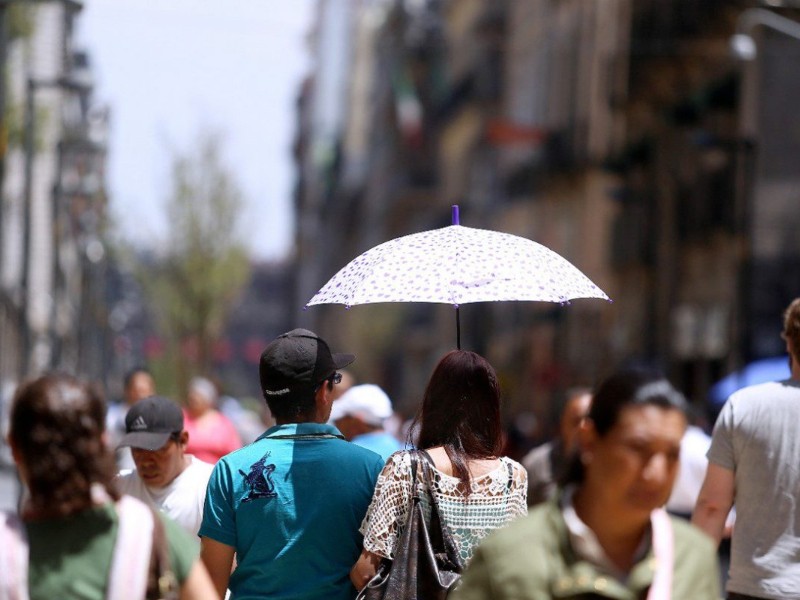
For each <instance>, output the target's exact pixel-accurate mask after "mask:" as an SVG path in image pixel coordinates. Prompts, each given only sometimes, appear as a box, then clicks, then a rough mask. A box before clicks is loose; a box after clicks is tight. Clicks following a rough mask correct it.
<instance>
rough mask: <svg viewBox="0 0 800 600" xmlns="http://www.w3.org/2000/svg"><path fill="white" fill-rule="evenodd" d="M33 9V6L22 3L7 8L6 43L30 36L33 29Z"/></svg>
mask: <svg viewBox="0 0 800 600" xmlns="http://www.w3.org/2000/svg"><path fill="white" fill-rule="evenodd" d="M34 9H35V7H34V6H31V5H30V4H24V3H14V4H10V5H9V6H8V9H7V10H8V30H7V31H8V33H7V35H8V41H13V40H15V39H17V38H28V37H30V36H31V34H32V33H33V28H34V15H33V11H34Z"/></svg>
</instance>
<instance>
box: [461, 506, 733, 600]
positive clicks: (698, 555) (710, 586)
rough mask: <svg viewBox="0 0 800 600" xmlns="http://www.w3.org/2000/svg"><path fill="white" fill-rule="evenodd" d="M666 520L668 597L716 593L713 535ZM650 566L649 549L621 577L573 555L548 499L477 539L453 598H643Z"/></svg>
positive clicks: (713, 596)
mask: <svg viewBox="0 0 800 600" xmlns="http://www.w3.org/2000/svg"><path fill="white" fill-rule="evenodd" d="M670 521H671V523H672V529H673V531H674V535H675V538H674V542H675V543H674V554H675V560H674V569H673V575H672V598H673V600H719V598H721V593H720V587H719V576H720V573H719V566H718V563H717V555H716V551H715V548H714V544H713V542H712V541H711V539H710V538H708V537H707V536H706V535H705V534H704V533H702V532H701V531H700V530H699V529H696V528H694V527H692V526H691V525H690V524H689V523H687V522H686V521H683V520H681V519H677V518H671V519H670ZM654 573H655V557H654V556H653V551H652V548H651V549H650V551H649V552H648V554H647V555H646V556H645V557H644V559H643V560H641V561H640V562H639V563H637V564H636V565H634V567H633V569H632V570H631V573H630V577H629V578H628V581H627V582H626V583H622V582H620V581H618V580H617V579H615V578H613V577H611V576H609V575H607V574H604V573H603V572H602V571H600V570H599V569H598V568H597V567H596V566H594V565H592V564H591V563H589V562H587V561H586V560H583V559H582V558H580V557H578V556H577V555H576V554H575V552H574V551H573V550H572V547H571V545H570V542H569V534H568V530H567V525H566V523H565V522H564V518H563V517H562V515H561V509H560V508H559V507H558V505H557V504H556V503H555V502H554V501H552V502H547V503H545V504H543V505H540V506H538V507H536V508H534V509H532V510H531V512H530V513H529V514H528V516H526V517H522V518H520V519H517V520H515V521H512V522H511V523H510V524H509V525H508V526H506V527H504V528H503V529H500V530H498V531H496V532H494V533H492V534H491V535H490V536H489V537H487V538H486V539H485V540H484V541H483V542H481V545H480V546H478V548H477V549H476V551H475V554H474V555H473V557H472V560H471V561H470V563H469V566H468V567H467V569H466V571H465V572H464V575H463V577H462V580H461V584H460V586H459V588H458V590H457V591H456V592H454V593H453V594H452V595H451V598H452V599H453V600H477V599H492V600H547V599H551V598H558V599H581V600H588V599H591V598H614V599H617V600H644V599H645V598H646V597H647V592H648V589H649V587H650V584H651V583H652V581H653V575H654Z"/></svg>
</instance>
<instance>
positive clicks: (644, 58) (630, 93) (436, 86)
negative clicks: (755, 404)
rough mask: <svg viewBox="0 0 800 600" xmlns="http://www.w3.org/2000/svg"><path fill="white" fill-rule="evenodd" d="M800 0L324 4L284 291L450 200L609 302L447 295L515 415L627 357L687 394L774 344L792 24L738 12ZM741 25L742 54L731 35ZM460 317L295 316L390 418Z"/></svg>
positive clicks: (775, 348) (792, 187)
mask: <svg viewBox="0 0 800 600" xmlns="http://www.w3.org/2000/svg"><path fill="white" fill-rule="evenodd" d="M793 4H794V5H793ZM798 8H799V7H798V5H797V3H792V2H778V1H769V2H767V1H764V2H756V1H744V0H742V1H734V0H705V1H703V2H696V1H693V0H598V1H595V2H586V1H585V0H559V1H558V2H554V1H552V0H530V1H525V2H521V1H519V2H515V1H513V0H507V1H498V0H460V1H459V2H446V1H442V0H438V1H437V0H427V1H426V0H415V1H412V0H384V1H379V0H373V1H364V2H352V3H343V2H336V1H330V0H328V1H326V0H321V1H320V3H319V10H318V19H317V21H316V24H315V27H314V31H313V35H312V42H311V47H312V52H313V53H314V57H315V63H314V64H315V69H314V72H313V73H311V74H310V76H309V78H308V80H307V81H306V83H305V85H304V87H303V90H302V93H301V96H300V99H299V102H298V108H299V112H298V123H299V127H298V130H299V135H298V140H297V144H296V151H297V163H298V173H299V179H298V186H297V192H296V206H297V212H298V230H297V244H296V256H295V258H294V261H295V263H294V264H295V268H294V271H295V272H296V273H297V285H296V290H297V292H296V294H297V299H296V301H295V304H296V305H302V303H303V302H305V301H307V300H308V299H310V298H311V296H313V294H314V293H315V292H316V291H317V289H319V287H320V286H321V285H322V284H323V283H324V282H325V281H327V279H328V278H330V277H331V276H332V275H333V274H334V273H335V272H336V271H337V270H338V269H339V268H341V267H342V266H344V265H345V264H346V263H347V262H348V261H349V260H351V259H352V258H353V257H355V256H356V255H358V254H359V253H361V252H363V251H365V250H367V249H369V248H370V247H372V246H374V245H376V244H378V243H380V242H383V241H386V240H388V239H391V238H393V237H396V236H399V235H404V234H408V233H414V232H418V231H422V230H425V229H432V228H436V227H441V226H445V225H448V224H449V215H450V208H449V207H450V205H451V204H454V203H457V204H459V205H460V206H461V223H462V224H463V225H468V226H473V227H480V228H487V229H496V230H500V231H505V232H509V233H514V234H517V235H521V236H523V237H527V238H530V239H533V240H536V241H538V242H540V243H542V244H544V245H546V246H548V247H549V248H551V249H552V250H555V251H556V252H558V253H560V254H562V255H563V256H565V257H566V258H567V259H569V260H570V261H571V262H572V263H573V264H575V265H576V266H578V267H579V268H580V269H581V270H583V271H584V272H585V273H586V274H587V275H588V276H589V277H590V278H591V279H592V280H593V281H594V282H596V283H597V284H598V285H599V286H600V287H601V288H602V289H604V290H605V291H606V292H607V293H608V294H609V296H610V297H611V298H613V300H614V302H613V303H611V304H608V303H604V302H601V301H596V300H577V301H573V302H572V304H571V305H569V306H563V307H562V306H558V305H547V304H540V303H495V304H493V305H478V304H474V305H465V306H462V307H461V310H462V319H463V321H464V323H463V327H462V332H463V333H462V336H463V339H464V340H465V341H464V342H463V344H462V347H465V348H468V349H474V350H476V351H478V352H481V353H484V354H485V355H486V356H487V357H488V358H489V360H490V361H491V362H492V363H493V364H494V365H495V366H496V367H497V368H498V371H499V373H500V375H501V377H502V380H503V383H504V390H505V392H506V395H507V397H508V400H509V407H510V413H511V414H513V413H524V412H531V413H533V414H534V415H535V416H536V417H537V418H538V419H539V422H540V423H545V424H546V423H548V422H549V420H550V419H551V418H552V414H551V413H552V407H553V405H554V403H555V401H556V400H557V399H558V398H559V397H560V394H562V393H563V390H564V389H565V387H568V386H571V385H576V384H581V383H583V384H592V383H593V382H595V381H596V380H597V378H598V377H599V376H600V375H602V374H603V373H605V372H607V371H608V370H609V369H610V368H612V367H614V366H617V365H619V364H620V363H623V362H630V361H640V362H647V363H651V364H657V365H659V366H662V367H663V368H664V369H666V371H667V372H668V373H669V375H670V376H671V377H672V378H673V379H674V380H675V381H676V383H677V384H678V385H679V386H680V387H681V388H682V389H684V390H685V391H686V392H687V395H689V396H690V397H691V398H692V400H693V401H694V402H695V403H697V404H698V405H701V406H702V405H703V403H704V401H705V395H706V393H707V391H708V388H709V386H710V385H711V384H712V383H713V382H714V381H716V380H717V379H719V378H720V377H721V376H722V375H723V374H725V373H727V372H729V371H732V370H736V369H737V368H739V367H741V366H743V365H744V364H746V363H748V362H750V361H751V360H754V359H756V358H760V357H764V356H773V355H779V354H781V353H782V352H783V348H782V342H781V340H780V337H779V335H778V334H779V332H780V325H781V323H780V319H781V311H782V310H783V308H784V307H785V306H786V305H787V304H788V302H789V300H790V299H791V298H792V297H794V296H797V295H798V293H800V277H799V276H798V274H797V273H798V271H797V266H798V265H797V256H798V252H799V251H800V242H798V240H797V237H796V235H794V234H793V232H795V231H797V224H796V220H797V219H798V218H800V217H798V216H797V215H798V214H800V213H798V211H797V210H796V208H795V207H796V202H797V200H798V197H797V194H798V192H797V189H798V186H797V185H796V183H795V179H796V178H797V171H796V169H793V168H792V167H793V164H794V162H795V161H796V158H797V156H798V153H797V150H798V146H797V144H798V142H799V141H800V134H799V133H798V132H800V121H798V118H797V117H796V116H794V114H793V113H794V111H792V110H791V109H790V108H789V106H791V105H792V104H793V103H796V102H797V100H798V97H797V87H798V85H800V72H798V70H797V69H796V65H797V64H798V63H797V52H800V37H799V36H797V35H796V34H794V35H792V33H793V31H792V29H791V25H790V27H789V29H788V30H787V29H786V28H785V27H782V28H780V29H778V28H776V26H775V24H774V23H773V22H772V21H769V20H768V21H767V22H763V19H758V18H754V17H758V16H759V15H761V16H762V17H763V14H762V13H763V12H769V13H770V14H772V15H776V16H777V18H779V19H780V20H781V23H782V24H783V25H785V24H786V23H787V22H788V23H790V24H791V23H793V22H794V21H793V20H794V19H796V18H798V16H800V14H799V13H798ZM754 11H755V12H754ZM745 13H747V14H748V15H749V16H747V17H745V16H744V15H745ZM742 19H744V20H745V21H748V19H749V21H750V22H751V24H750V26H749V27H748V28H747V29H748V30H747V31H745V32H744V33H746V34H747V35H749V36H750V42H751V43H752V45H753V46H754V47H757V49H758V51H757V53H755V55H754V56H750V57H749V60H743V59H744V58H746V57H743V56H741V54H740V55H739V56H737V55H735V54H734V53H732V52H731V48H730V40H731V36H732V35H733V34H734V33H735V32H736V31H737V26H738V27H739V28H741V27H742V26H743V25H742V23H743V21H742ZM745 97H746V98H747V99H748V102H749V103H748V102H744V101H743V98H745ZM453 318H454V317H453V310H452V308H451V307H447V306H437V305H423V304H416V305H412V304H408V305H406V304H385V305H371V306H355V307H353V308H352V309H351V310H349V311H345V310H344V309H343V307H341V306H313V307H310V308H309V309H308V310H307V311H306V312H305V313H304V315H303V321H304V323H305V324H307V325H309V326H311V327H312V328H315V329H317V330H319V331H322V332H325V333H326V334H327V335H328V336H330V337H331V338H332V339H333V341H334V342H335V344H336V346H339V347H345V348H348V349H349V350H352V351H354V352H355V353H356V354H357V355H359V360H358V361H357V362H356V363H355V364H354V370H355V371H356V372H357V374H358V375H359V376H362V377H364V378H365V379H367V380H370V381H376V382H377V383H379V384H380V385H382V386H384V387H385V388H386V389H387V390H390V393H392V396H393V398H394V399H395V401H396V404H397V406H399V407H400V408H401V410H405V411H407V412H410V411H413V409H414V408H415V407H416V402H417V401H418V399H419V398H420V396H421V391H422V390H421V386H422V385H423V384H424V381H425V380H426V378H427V375H428V374H429V371H430V368H431V366H432V365H433V363H434V361H435V359H436V358H437V357H438V356H439V355H440V354H441V353H442V352H444V351H445V350H447V349H450V348H452V347H453V346H454V343H453V342H454V340H453V335H452V331H453Z"/></svg>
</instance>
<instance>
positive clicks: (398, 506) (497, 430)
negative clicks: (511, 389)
mask: <svg viewBox="0 0 800 600" xmlns="http://www.w3.org/2000/svg"><path fill="white" fill-rule="evenodd" d="M415 420H416V421H417V422H418V423H419V438H418V441H417V447H418V448H422V449H424V450H425V451H426V452H427V455H428V457H429V460H430V466H431V471H432V473H433V477H432V480H433V486H432V487H433V489H431V490H428V493H429V494H433V495H435V499H436V502H437V505H438V507H439V511H440V514H441V515H442V519H443V520H444V523H443V525H444V526H446V527H448V528H449V530H450V531H451V533H452V534H453V538H454V540H455V542H456V545H457V550H458V554H459V558H460V561H461V564H462V565H463V564H466V563H467V562H468V561H469V560H470V558H471V556H472V553H473V552H474V551H475V548H476V546H477V545H478V544H479V543H480V541H481V540H482V539H483V538H484V537H485V536H486V535H487V534H488V533H489V532H490V531H491V530H493V529H496V528H498V527H502V526H504V525H506V524H507V523H508V522H509V521H511V520H512V519H514V518H516V517H519V516H521V515H524V514H525V513H526V512H527V504H526V501H525V495H526V493H527V486H528V482H527V474H526V472H525V469H524V468H523V467H522V465H520V464H519V463H517V462H516V461H513V460H511V459H510V458H507V457H505V456H499V453H500V451H501V449H502V447H503V425H502V421H501V419H500V387H499V383H498V381H497V374H496V373H495V370H494V368H493V367H492V366H491V365H490V364H489V362H488V361H487V360H486V359H485V358H483V357H482V356H480V355H478V354H476V353H474V352H469V351H467V350H453V351H451V352H448V353H447V354H445V355H444V357H442V359H441V360H440V361H439V363H438V364H437V365H436V367H435V368H434V370H433V374H432V375H431V378H430V380H429V381H428V385H427V388H426V389H425V395H424V396H423V398H422V407H421V408H420V411H419V413H418V414H417V418H416V419H415ZM412 428H413V426H412ZM411 461H412V454H411V452H409V451H405V450H403V451H400V452H395V453H394V454H392V456H390V457H389V460H388V461H386V466H385V467H384V469H383V471H382V472H381V475H380V477H379V479H378V485H377V486H376V488H375V494H374V497H373V499H372V503H371V504H370V507H369V511H368V512H367V516H366V517H365V518H364V522H363V524H362V525H361V529H362V531H363V532H364V550H363V551H362V553H361V556H360V557H359V559H358V562H357V563H356V564H355V565H354V566H353V569H352V571H351V573H350V577H351V579H352V580H353V584H354V585H355V586H356V588H358V589H361V588H363V587H364V586H365V585H366V584H367V583H368V582H369V580H370V579H371V578H372V577H374V575H375V574H376V573H377V571H378V566H379V564H380V562H381V560H383V559H388V560H392V559H394V552H395V546H396V545H397V541H398V539H399V538H400V533H401V532H402V530H403V528H404V527H405V525H406V522H407V520H408V505H409V499H410V497H411V494H412V487H413V482H412V480H411V468H412V465H411ZM416 477H417V481H418V482H420V483H421V482H423V481H424V474H423V469H419V470H417V473H416ZM421 501H422V502H424V503H425V504H427V505H428V506H430V502H431V500H430V496H429V495H428V494H425V497H424V498H422V499H421Z"/></svg>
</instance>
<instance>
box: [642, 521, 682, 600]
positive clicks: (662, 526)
mask: <svg viewBox="0 0 800 600" xmlns="http://www.w3.org/2000/svg"><path fill="white" fill-rule="evenodd" d="M650 522H651V526H652V532H653V534H652V536H653V554H654V555H655V558H656V572H655V574H654V575H653V583H652V584H651V585H650V591H649V593H648V594H647V600H670V599H671V598H672V571H673V564H674V562H675V556H674V554H675V535H674V533H673V531H672V523H671V521H670V519H669V515H668V514H667V511H665V510H664V509H663V508H659V509H656V510H654V511H653V512H652V513H650Z"/></svg>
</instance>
